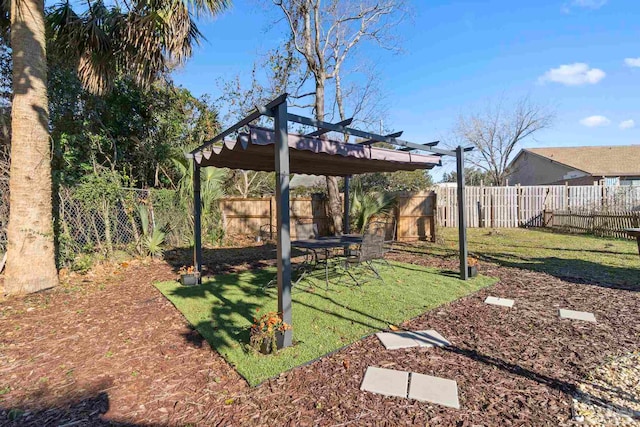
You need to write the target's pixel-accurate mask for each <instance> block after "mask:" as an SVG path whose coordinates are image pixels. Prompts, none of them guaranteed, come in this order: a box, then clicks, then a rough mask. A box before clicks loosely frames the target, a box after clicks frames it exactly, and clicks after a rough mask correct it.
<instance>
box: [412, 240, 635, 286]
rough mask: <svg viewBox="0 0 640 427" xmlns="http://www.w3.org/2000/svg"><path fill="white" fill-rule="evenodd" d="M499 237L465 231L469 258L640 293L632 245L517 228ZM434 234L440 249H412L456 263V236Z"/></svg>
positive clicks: (423, 245) (434, 246)
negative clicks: (440, 240)
mask: <svg viewBox="0 0 640 427" xmlns="http://www.w3.org/2000/svg"><path fill="white" fill-rule="evenodd" d="M497 231H498V233H491V229H486V228H472V229H469V230H468V236H467V239H468V243H469V253H470V254H472V255H473V256H475V257H477V258H478V259H480V260H486V261H491V262H495V263H497V264H501V265H505V266H510V267H520V268H526V269H529V270H534V271H542V272H546V273H549V274H552V275H554V276H557V277H562V278H565V279H566V278H569V279H571V278H573V279H579V280H584V281H588V282H597V283H602V284H607V285H614V286H616V285H622V286H625V287H632V288H633V287H635V286H638V288H640V257H639V256H638V246H637V243H636V241H634V240H622V239H609V238H602V237H593V236H586V235H577V234H560V233H552V232H549V231H543V230H527V229H520V228H515V229H514V228H510V229H499V230H497ZM438 232H439V233H440V234H441V236H443V237H444V243H443V244H432V243H424V242H421V243H420V244H419V245H417V246H412V248H411V249H412V250H418V251H422V252H425V253H430V254H433V255H439V256H451V257H457V256H458V255H457V249H458V234H457V233H458V230H457V229H454V228H440V229H439V230H438Z"/></svg>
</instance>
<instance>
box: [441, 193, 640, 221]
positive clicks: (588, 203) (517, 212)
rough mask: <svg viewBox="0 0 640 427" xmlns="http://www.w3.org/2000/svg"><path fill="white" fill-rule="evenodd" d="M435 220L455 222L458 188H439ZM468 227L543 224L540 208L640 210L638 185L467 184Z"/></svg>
mask: <svg viewBox="0 0 640 427" xmlns="http://www.w3.org/2000/svg"><path fill="white" fill-rule="evenodd" d="M435 191H436V193H437V221H438V224H439V225H440V226H442V227H457V225H458V198H457V194H458V189H457V188H455V187H438V188H436V189H435ZM464 197H465V206H466V214H467V224H468V227H492V228H513V227H542V226H543V225H544V222H543V211H544V210H553V211H569V210H576V209H580V210H583V211H584V210H588V211H591V212H603V211H604V212H613V211H616V212H618V211H620V212H625V211H627V212H628V211H640V187H639V186H600V185H586V186H567V185H546V186H512V187H484V186H480V187H471V186H469V187H466V188H465V195H464Z"/></svg>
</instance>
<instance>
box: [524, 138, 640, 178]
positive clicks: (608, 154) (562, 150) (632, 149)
mask: <svg viewBox="0 0 640 427" xmlns="http://www.w3.org/2000/svg"><path fill="white" fill-rule="evenodd" d="M522 152H529V153H533V154H537V155H538V156H541V157H544V158H547V159H549V160H552V161H554V162H557V163H561V164H563V165H565V166H568V167H570V168H572V169H577V170H580V171H583V172H586V173H588V174H590V175H594V176H629V175H634V176H636V175H640V145H612V146H595V147H594V146H588V147H545V148H526V149H523V150H522ZM518 157H519V156H518Z"/></svg>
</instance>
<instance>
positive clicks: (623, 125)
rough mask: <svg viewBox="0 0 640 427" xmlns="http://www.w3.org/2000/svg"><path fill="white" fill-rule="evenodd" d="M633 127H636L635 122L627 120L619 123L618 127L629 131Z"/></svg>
mask: <svg viewBox="0 0 640 427" xmlns="http://www.w3.org/2000/svg"><path fill="white" fill-rule="evenodd" d="M635 125H636V122H634V121H633V120H631V119H629V120H624V121H622V122H620V124H619V125H618V126H619V127H620V129H631V128H632V127H634V126H635Z"/></svg>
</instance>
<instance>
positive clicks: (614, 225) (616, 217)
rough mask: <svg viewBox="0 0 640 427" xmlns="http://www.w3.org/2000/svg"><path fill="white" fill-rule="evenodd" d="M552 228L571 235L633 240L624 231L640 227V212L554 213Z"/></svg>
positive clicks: (583, 211) (584, 211)
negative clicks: (592, 235)
mask: <svg viewBox="0 0 640 427" xmlns="http://www.w3.org/2000/svg"><path fill="white" fill-rule="evenodd" d="M551 227H552V228H555V229H558V230H560V231H564V232H569V233H580V234H585V233H589V234H594V235H596V236H603V237H617V238H623V239H624V238H631V237H629V235H627V233H625V231H624V229H625V228H637V227H640V211H616V212H602V211H597V210H596V211H588V210H581V211H554V212H553V214H552V221H551Z"/></svg>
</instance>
